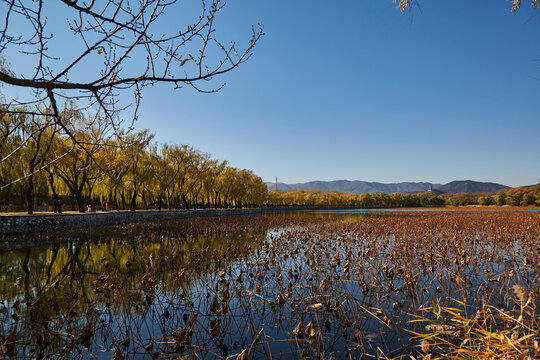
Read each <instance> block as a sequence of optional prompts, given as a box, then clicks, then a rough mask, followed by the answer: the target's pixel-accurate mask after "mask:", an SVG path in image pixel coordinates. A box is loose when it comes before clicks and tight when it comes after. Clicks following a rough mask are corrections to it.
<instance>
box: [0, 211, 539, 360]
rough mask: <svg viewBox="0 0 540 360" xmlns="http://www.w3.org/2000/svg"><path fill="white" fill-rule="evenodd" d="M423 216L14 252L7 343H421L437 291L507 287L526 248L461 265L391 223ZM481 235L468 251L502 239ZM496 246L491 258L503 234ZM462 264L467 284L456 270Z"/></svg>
mask: <svg viewBox="0 0 540 360" xmlns="http://www.w3.org/2000/svg"><path fill="white" fill-rule="evenodd" d="M410 216H415V217H417V216H418V215H414V214H413V215H411V213H408V214H406V215H403V214H401V215H400V214H398V213H396V212H395V211H392V213H390V212H388V211H380V210H377V211H365V210H362V211H350V210H347V211H312V212H296V213H291V212H287V213H284V212H276V213H272V214H267V215H265V216H264V217H262V218H259V219H255V218H251V217H246V218H240V217H237V218H230V219H227V218H225V219H215V224H214V225H212V224H213V220H212V219H210V220H208V219H207V220H204V221H206V223H205V225H204V226H202V227H199V228H197V227H195V229H191V230H189V229H188V230H186V227H185V226H184V227H183V228H182V229H183V230H182V231H178V232H177V233H176V232H175V231H174V225H168V227H167V228H168V231H167V232H163V231H160V230H159V228H160V227H161V226H159V225H158V226H157V227H156V228H155V229H154V230H152V231H148V229H145V230H144V233H137V230H134V231H132V232H131V233H130V234H129V235H112V236H109V235H107V236H105V237H98V240H97V241H96V240H95V239H93V240H92V241H90V240H85V239H84V236H80V239H79V240H78V241H68V242H62V243H58V244H53V245H49V246H41V247H33V248H27V249H22V250H14V251H9V252H3V253H0V325H1V326H0V342H1V343H3V344H4V345H2V348H0V351H1V352H2V353H3V354H4V355H8V356H12V357H18V358H26V357H27V358H36V357H37V358H42V357H45V356H52V357H59V358H60V357H67V358H99V359H111V358H115V359H117V360H118V359H123V358H134V359H151V358H178V357H179V356H180V357H181V356H185V358H204V359H221V358H223V359H225V358H228V357H232V358H235V357H236V356H238V355H239V354H241V353H242V351H244V350H245V353H246V354H249V357H246V359H247V358H249V359H270V358H272V359H289V358H292V359H303V358H317V359H318V358H323V357H325V358H345V357H349V356H352V357H354V358H370V356H377V354H379V355H380V354H385V356H388V357H391V356H397V355H400V354H409V353H411V354H415V353H416V352H417V351H418V349H417V346H416V345H415V344H414V340H411V337H412V335H411V333H410V332H409V331H408V330H415V331H418V330H419V329H421V328H422V326H419V325H416V323H409V321H410V320H411V316H410V314H411V313H412V312H414V311H416V310H418V308H420V307H421V306H422V305H424V304H429V303H430V301H433V299H435V298H437V299H438V298H440V297H443V298H444V297H446V298H448V297H450V296H453V297H456V298H469V299H471V301H473V302H474V301H477V299H478V296H477V295H478V294H477V293H475V291H478V290H479V289H482V290H481V291H482V292H484V293H489V294H491V293H494V292H495V291H497V289H500V288H501V286H500V284H501V279H500V278H499V280H498V282H497V281H493V282H490V281H489V279H490V278H491V277H492V276H493V277H495V276H496V275H497V274H499V277H500V275H501V274H504V272H505V271H507V270H508V268H509V267H508V266H507V265H506V264H505V263H504V261H506V262H510V261H511V258H512V256H514V257H515V260H516V261H517V262H519V261H521V262H523V258H524V256H526V254H525V253H524V252H523V253H522V252H521V250H522V249H523V246H522V244H521V242H520V240H519V239H518V238H515V239H513V241H514V243H513V244H512V247H509V248H505V250H504V251H510V250H508V249H513V250H511V251H513V253H511V252H508V254H507V255H508V256H506V257H504V256H503V257H499V258H495V259H493V258H492V259H491V260H490V261H487V260H486V261H485V262H481V261H480V262H477V263H474V265H472V264H471V265H468V263H467V264H466V266H465V270H460V269H459V266H458V265H457V264H451V263H450V264H447V263H446V262H445V261H444V259H441V258H442V257H443V256H442V255H437V256H439V257H437V256H435V255H434V256H433V258H432V257H428V256H427V255H425V254H427V251H428V250H426V249H427V247H426V245H422V246H421V247H416V246H417V245H414V244H409V243H406V242H403V243H401V240H400V241H399V244H398V241H397V240H396V239H402V238H404V237H406V236H405V235H403V234H401V233H399V232H395V231H394V232H392V231H390V232H388V231H380V229H384V228H385V227H392V226H395V223H396V222H401V223H402V224H403V225H404V226H406V225H405V224H406V223H407V221H408V220H407V217H410ZM266 218H270V219H266ZM298 218H302V219H303V220H302V221H299V220H298ZM276 219H278V220H276ZM306 219H307V220H306ZM186 221H197V220H196V219H195V220H186ZM252 223H253V224H254V223H256V224H255V225H253V224H252ZM426 226H427V225H426ZM203 227H207V229H204V230H202V228H203ZM396 228H399V227H396ZM171 229H172V231H171ZM411 229H413V228H412V227H411ZM411 231H413V230H411ZM414 231H415V230H414ZM464 231H466V230H463V232H464ZM424 235H425V234H423V235H422V236H424ZM439 235H440V234H439ZM439 235H437V234H435V235H434V234H431V235H430V236H439ZM469 235H470V236H471V238H470V240H471V241H472V242H471V248H470V249H463V250H464V251H465V250H467V252H468V254H470V253H472V251H473V250H472V249H473V247H477V246H482V244H486V243H487V242H489V241H488V240H489V239H488V238H486V237H485V236H484V235H483V234H482V233H480V232H478V231H476V232H474V233H471V234H469ZM469 235H467V236H469ZM448 236H450V235H448ZM454 236H455V235H454ZM424 240H425V239H424ZM419 243H420V240H419ZM444 246H447V245H444ZM397 250H399V251H398V253H397V254H396V251H397ZM437 251H439V250H437ZM446 251H447V252H446ZM469 251H471V252H469ZM483 251H485V252H486V255H485V256H486V258H489V256H493V255H494V254H495V255H497V254H498V253H500V252H501V248H499V247H496V246H491V248H489V247H484V249H483ZM532 251H538V249H536V250H535V249H533V250H532ZM408 252H410V254H411V255H413V257H406V256H405V255H406V254H407V253H408ZM454 252H455V251H454ZM414 254H416V255H414ZM439 254H440V253H439ZM445 254H447V255H448V257H449V258H452V257H453V255H454V254H453V251H452V249H447V250H445ZM414 256H426V258H425V259H424V261H423V262H421V261H419V260H420V257H416V258H415V257H414ZM444 256H446V255H444ZM463 258H464V259H467V256H463ZM456 259H457V258H456ZM460 259H461V258H460ZM411 261H412V262H413V263H410V262H411ZM465 261H467V260H465ZM468 261H471V260H470V259H469V260H468ZM512 266H513V265H512ZM528 266H529V267H526V268H525V269H522V268H517V269H516V271H518V272H519V276H520V280H519V281H520V283H522V284H525V285H528V286H530V284H531V283H534V282H535V281H536V280H537V277H535V276H536V275H535V273H534V271H536V272H538V264H533V265H530V264H529V265H528ZM531 266H532V267H531ZM434 267H435V269H434ZM407 268H409V269H407ZM404 269H405V270H404ZM409 270H411V271H409ZM413 270H414V271H413ZM531 270H533V271H531ZM463 273H465V275H461V276H462V277H463V279H460V280H459V281H461V282H464V284H460V283H459V281H458V280H456V279H457V278H454V275H455V274H463ZM449 274H451V275H449ZM456 276H457V275H456ZM449 279H450V280H449ZM502 281H503V282H504V277H503V280H502ZM490 299H491V301H494V302H504V299H502V298H500V297H499V296H493V297H490Z"/></svg>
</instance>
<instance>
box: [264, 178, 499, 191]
mask: <svg viewBox="0 0 540 360" xmlns="http://www.w3.org/2000/svg"><path fill="white" fill-rule="evenodd" d="M266 186H267V188H268V189H269V190H274V189H275V187H276V183H271V182H267V183H266ZM278 189H279V190H281V191H294V190H320V191H340V192H343V193H350V194H364V193H370V194H375V193H379V192H383V193H403V194H414V193H421V192H426V191H428V190H430V189H431V190H433V191H434V192H437V193H462V192H467V193H476V192H482V193H496V192H497V191H499V190H503V189H510V187H509V186H506V185H502V184H497V183H492V182H480V181H473V180H454V181H451V182H449V183H447V184H435V183H430V182H399V183H381V182H374V181H361V180H332V181H320V180H315V181H309V182H305V183H296V184H285V183H279V182H278Z"/></svg>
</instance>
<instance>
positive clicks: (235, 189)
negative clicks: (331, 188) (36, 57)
mask: <svg viewBox="0 0 540 360" xmlns="http://www.w3.org/2000/svg"><path fill="white" fill-rule="evenodd" d="M1 110H2V109H0V199H1V200H0V201H1V203H2V204H3V208H4V210H10V209H11V210H20V207H22V206H24V207H25V208H26V210H27V212H28V213H29V214H31V213H33V212H34V211H35V210H36V209H39V210H44V209H49V210H52V209H54V210H55V211H60V212H61V211H62V209H69V210H78V211H80V212H85V211H87V210H88V208H89V205H90V208H99V207H101V205H102V204H104V203H110V207H111V208H112V209H115V210H127V209H130V210H137V209H159V210H161V209H164V208H165V209H176V208H190V207H195V206H197V207H245V206H255V205H258V206H260V205H263V204H264V201H265V199H266V196H267V189H266V184H265V183H264V182H263V181H262V179H261V178H260V177H259V176H256V175H255V174H253V172H252V171H250V170H246V169H238V168H235V167H231V166H229V165H228V162H227V161H221V160H217V159H214V158H212V157H211V155H210V154H208V153H205V152H202V151H200V150H198V149H196V148H194V147H193V146H190V145H178V144H158V143H156V142H154V140H153V138H154V135H153V134H151V133H150V132H149V131H148V130H145V131H139V132H127V131H124V130H121V129H118V130H117V131H116V132H115V133H114V135H110V134H105V132H106V131H105V130H104V129H105V128H106V127H105V126H103V122H102V121H101V120H100V119H99V118H89V117H86V116H84V115H83V114H81V113H80V112H77V111H74V110H70V109H65V110H64V111H63V113H64V114H63V116H64V117H69V119H70V120H69V121H70V123H71V124H72V126H71V128H70V130H71V131H70V135H69V136H68V135H67V134H65V133H64V132H62V128H61V127H60V126H59V125H58V124H57V123H56V122H55V121H51V123H50V124H48V125H47V126H43V123H42V122H41V121H42V117H41V118H40V123H39V124H36V123H35V115H32V114H24V112H23V111H18V112H17V113H12V112H2V111H1Z"/></svg>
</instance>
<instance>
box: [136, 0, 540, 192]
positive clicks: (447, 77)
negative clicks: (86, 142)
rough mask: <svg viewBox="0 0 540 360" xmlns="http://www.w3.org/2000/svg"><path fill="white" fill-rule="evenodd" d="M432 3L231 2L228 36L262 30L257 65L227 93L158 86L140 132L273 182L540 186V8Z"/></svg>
mask: <svg viewBox="0 0 540 360" xmlns="http://www.w3.org/2000/svg"><path fill="white" fill-rule="evenodd" d="M185 3H187V5H186V6H187V7H188V8H189V7H190V5H189V3H190V1H185ZM196 3H197V2H196ZM420 5H421V8H415V9H414V13H413V14H412V16H411V14H409V13H407V14H405V15H402V14H401V13H400V12H399V10H397V9H396V8H395V5H394V4H393V3H392V1H391V0H356V1H353V0H343V1H335V2H328V1H318V0H312V1H309V2H308V1H290V0H289V1H284V0H237V1H235V0H232V1H229V2H228V3H227V6H226V8H225V9H224V10H223V13H222V14H221V16H220V18H219V20H218V22H217V24H216V27H217V35H218V36H219V37H220V38H221V39H230V40H236V41H237V42H238V43H240V44H241V43H242V42H244V43H245V42H247V41H248V39H249V36H250V32H251V25H252V24H257V23H261V24H262V25H263V26H264V30H265V34H266V35H265V36H264V37H263V38H262V39H261V41H260V43H259V44H258V45H257V47H256V49H255V52H254V55H253V57H252V59H250V61H249V62H247V63H245V64H244V65H242V66H241V67H239V68H238V69H236V70H235V71H233V72H231V73H229V74H226V75H225V76H223V77H222V78H221V79H220V80H223V81H224V82H226V83H227V85H226V86H225V88H224V89H223V90H221V91H220V92H219V93H216V94H200V93H197V92H195V91H193V90H191V89H188V88H185V89H180V90H173V89H171V88H170V87H169V86H155V87H153V88H150V89H147V91H146V92H145V93H144V96H143V103H142V107H141V112H140V119H139V120H138V122H137V123H136V124H135V126H136V128H137V129H146V128H149V129H150V130H151V131H152V132H153V133H155V134H156V140H157V141H159V142H169V143H189V144H191V145H194V146H195V147H197V148H199V149H200V150H201V151H205V152H209V153H211V154H212V155H213V156H214V157H216V158H219V159H226V160H229V161H230V164H231V165H232V166H236V167H241V168H248V169H252V170H253V171H254V172H255V173H256V174H258V175H260V176H261V177H262V178H263V179H264V180H266V181H275V177H276V176H278V178H279V181H282V182H286V183H293V182H305V181H310V180H337V179H349V180H367V181H380V182H401V181H430V182H434V183H446V182H449V181H452V180H456V179H472V180H477V181H493V182H498V183H503V184H506V185H510V186H518V185H528V184H533V183H539V182H540V96H539V95H540V60H539V59H540V11H534V10H532V9H530V8H529V6H528V4H527V3H525V4H524V6H523V9H521V10H520V11H519V13H517V14H513V13H511V12H510V11H509V7H510V6H509V3H508V2H507V1H504V0H474V1H471V0H454V1H436V0H421V2H420ZM188 10H189V9H188ZM168 15H170V14H168ZM169 18H170V19H171V20H170V23H168V24H165V26H171V28H172V27H174V26H176V23H177V22H178V21H179V20H178V18H175V17H174V16H172V17H169Z"/></svg>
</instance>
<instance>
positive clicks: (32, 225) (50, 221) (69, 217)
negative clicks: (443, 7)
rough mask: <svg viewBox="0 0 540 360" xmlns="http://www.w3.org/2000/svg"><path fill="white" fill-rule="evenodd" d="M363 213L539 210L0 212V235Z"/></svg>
mask: <svg viewBox="0 0 540 360" xmlns="http://www.w3.org/2000/svg"><path fill="white" fill-rule="evenodd" d="M354 209H357V210H366V211H370V210H373V211H377V210H387V211H389V212H391V211H393V210H395V211H397V212H402V211H407V210H411V211H422V210H424V211H445V210H449V211H457V210H464V211H467V210H491V211H497V210H500V211H509V210H511V211H531V210H534V211H540V207H534V206H533V207H530V206H528V207H512V206H507V205H504V206H497V205H492V206H480V205H467V206H457V207H456V206H426V207H396V208H389V207H386V208H366V207H360V206H282V207H260V208H244V209H200V210H163V211H158V210H139V211H129V210H124V211H107V212H103V211H97V212H91V213H80V212H73V211H69V212H64V213H62V214H58V213H53V212H38V213H34V214H32V215H29V214H26V213H14V212H12V213H0V234H1V235H2V236H4V235H17V234H26V233H35V232H39V231H55V230H64V229H74V228H84V227H96V226H105V225H120V224H126V223H137V222H146V221H156V220H169V219H182V218H191V217H211V216H246V215H262V214H263V213H264V212H273V211H309V210H312V211H313V210H315V211H317V210H322V211H324V210H329V211H332V210H335V211H339V210H354Z"/></svg>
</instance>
